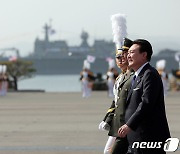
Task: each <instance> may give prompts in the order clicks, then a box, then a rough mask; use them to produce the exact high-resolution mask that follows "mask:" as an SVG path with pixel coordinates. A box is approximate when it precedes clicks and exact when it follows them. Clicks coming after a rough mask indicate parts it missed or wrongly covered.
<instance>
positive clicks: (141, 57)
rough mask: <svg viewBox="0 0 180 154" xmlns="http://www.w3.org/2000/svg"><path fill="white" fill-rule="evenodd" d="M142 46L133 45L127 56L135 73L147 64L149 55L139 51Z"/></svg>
mask: <svg viewBox="0 0 180 154" xmlns="http://www.w3.org/2000/svg"><path fill="white" fill-rule="evenodd" d="M139 48H140V46H139V45H138V44H133V45H132V46H131V47H130V49H129V51H128V55H127V59H128V63H129V67H130V68H132V69H133V70H134V71H137V70H138V68H140V67H141V66H142V65H143V64H144V63H146V62H147V58H146V57H147V53H146V52H142V53H140V51H139Z"/></svg>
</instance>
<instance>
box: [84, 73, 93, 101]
mask: <svg viewBox="0 0 180 154" xmlns="http://www.w3.org/2000/svg"><path fill="white" fill-rule="evenodd" d="M82 76H83V77H82V97H84V98H85V97H89V96H91V92H92V89H91V87H90V82H89V81H88V72H86V71H83V72H82Z"/></svg>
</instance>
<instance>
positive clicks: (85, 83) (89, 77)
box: [80, 60, 95, 98]
mask: <svg viewBox="0 0 180 154" xmlns="http://www.w3.org/2000/svg"><path fill="white" fill-rule="evenodd" d="M80 80H81V82H82V97H83V98H87V97H90V96H91V92H92V87H93V81H94V80H95V77H94V74H93V72H92V71H90V63H89V62H88V61H87V60H85V61H84V66H83V71H82V72H81V73H80Z"/></svg>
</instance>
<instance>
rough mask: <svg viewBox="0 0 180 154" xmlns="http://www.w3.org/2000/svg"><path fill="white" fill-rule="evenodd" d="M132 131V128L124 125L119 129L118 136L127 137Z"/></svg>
mask: <svg viewBox="0 0 180 154" xmlns="http://www.w3.org/2000/svg"><path fill="white" fill-rule="evenodd" d="M130 131H131V128H129V127H128V125H126V124H125V125H123V126H121V127H120V128H119V130H118V134H119V136H120V137H122V138H123V137H125V136H126V135H127V134H128V133H129V132H130Z"/></svg>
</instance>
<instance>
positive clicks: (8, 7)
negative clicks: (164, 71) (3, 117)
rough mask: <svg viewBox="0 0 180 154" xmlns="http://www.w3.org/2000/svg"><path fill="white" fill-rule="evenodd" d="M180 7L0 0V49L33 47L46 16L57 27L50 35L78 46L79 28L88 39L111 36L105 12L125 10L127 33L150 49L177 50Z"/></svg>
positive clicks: (164, 0) (108, 0) (127, 0)
mask: <svg viewBox="0 0 180 154" xmlns="http://www.w3.org/2000/svg"><path fill="white" fill-rule="evenodd" d="M179 7H180V0H0V49H1V48H10V47H17V48H19V49H20V52H21V54H22V55H26V54H28V53H29V52H32V51H33V45H34V41H35V38H36V37H37V36H38V37H39V38H40V39H43V38H44V35H43V29H42V27H43V26H44V24H45V23H46V22H47V23H48V22H49V20H50V19H52V26H53V28H54V29H55V30H56V34H54V35H53V36H51V38H50V39H51V40H57V39H61V40H67V43H68V44H69V45H79V44H80V41H81V40H80V37H79V35H80V33H81V31H82V30H85V31H87V32H88V33H89V43H90V44H92V43H93V40H94V39H106V40H111V39H112V38H113V36H112V29H111V21H110V17H111V15H113V14H116V13H124V14H126V16H127V32H128V36H129V38H131V39H136V38H145V39H148V40H150V42H151V43H152V45H153V47H154V49H155V50H159V49H162V48H168V47H169V48H172V49H175V50H180V41H179V40H180V17H179V15H180V8H179ZM167 42H169V43H167ZM163 43H164V44H163Z"/></svg>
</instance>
